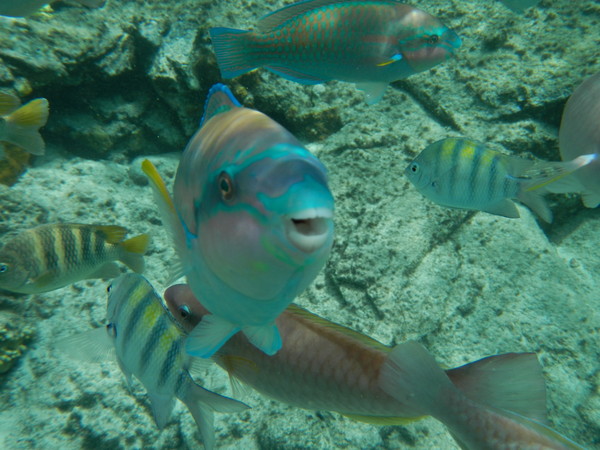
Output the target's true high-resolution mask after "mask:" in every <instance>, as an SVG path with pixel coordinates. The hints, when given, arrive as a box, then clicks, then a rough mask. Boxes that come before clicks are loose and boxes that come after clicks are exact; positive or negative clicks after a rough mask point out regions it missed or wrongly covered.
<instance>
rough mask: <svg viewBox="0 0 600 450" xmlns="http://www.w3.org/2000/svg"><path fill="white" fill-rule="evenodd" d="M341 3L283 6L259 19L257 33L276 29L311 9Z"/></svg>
mask: <svg viewBox="0 0 600 450" xmlns="http://www.w3.org/2000/svg"><path fill="white" fill-rule="evenodd" d="M336 3H341V0H305V1H303V2H297V3H294V4H292V5H289V6H285V7H283V8H281V9H279V10H277V11H274V12H272V13H270V14H267V15H266V16H263V17H261V18H260V20H259V21H258V24H257V28H258V31H261V32H263V33H265V32H267V31H271V30H272V29H274V28H277V27H278V26H279V25H282V24H283V23H285V22H287V21H288V20H290V19H291V18H292V17H295V16H298V15H300V14H304V13H305V12H306V11H310V10H311V9H316V8H320V7H321V6H328V5H333V4H336Z"/></svg>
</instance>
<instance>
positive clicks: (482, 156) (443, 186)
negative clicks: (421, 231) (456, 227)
mask: <svg viewBox="0 0 600 450" xmlns="http://www.w3.org/2000/svg"><path fill="white" fill-rule="evenodd" d="M594 160H595V156H594V155H582V156H579V157H577V158H575V159H574V160H572V161H568V162H546V161H533V160H527V159H522V158H517V157H514V156H509V155H504V154H502V153H500V152H496V151H494V150H491V149H489V148H488V147H486V146H485V144H482V143H480V142H477V141H473V140H471V139H467V138H446V139H442V140H441V141H437V142H435V143H433V144H431V145H429V146H428V147H427V148H426V149H425V150H423V151H422V152H421V153H420V154H419V155H418V156H417V157H416V158H415V159H414V160H413V161H412V162H411V163H410V164H409V165H408V167H407V168H406V170H405V173H406V176H407V177H408V179H409V180H410V181H411V183H412V184H414V186H415V187H416V188H417V190H418V191H419V192H420V193H421V194H423V195H424V196H425V197H427V198H428V199H430V200H432V201H434V202H435V203H438V204H440V205H443V206H449V207H451V208H461V209H471V210H478V211H485V212H488V213H491V214H497V215H499V216H504V217H510V218H517V217H519V212H518V210H517V208H516V206H515V204H514V202H513V201H512V200H511V199H518V200H519V201H521V202H523V203H524V204H525V205H527V206H528V207H529V208H531V209H532V210H533V211H535V212H536V213H537V214H538V215H539V216H540V217H541V218H542V219H543V220H545V221H546V222H551V221H552V212H551V211H550V209H549V208H548V206H547V205H546V202H545V201H544V197H543V195H544V194H546V193H547V192H549V190H550V189H551V188H550V186H551V185H556V186H558V185H562V186H563V189H564V190H563V191H562V192H566V191H568V190H569V189H575V187H574V186H573V183H571V182H569V180H568V175H570V174H571V173H573V172H574V171H576V170H578V169H580V168H581V167H583V166H585V165H587V164H590V163H592V162H593V161H594ZM563 181H564V183H563ZM565 186H566V187H565ZM569 186H570V187H569Z"/></svg>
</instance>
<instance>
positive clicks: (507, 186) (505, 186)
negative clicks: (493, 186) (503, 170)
mask: <svg viewBox="0 0 600 450" xmlns="http://www.w3.org/2000/svg"><path fill="white" fill-rule="evenodd" d="M512 184H513V182H512V180H511V179H510V177H508V176H505V177H504V183H502V195H503V197H504V198H511V197H512V189H511V188H512Z"/></svg>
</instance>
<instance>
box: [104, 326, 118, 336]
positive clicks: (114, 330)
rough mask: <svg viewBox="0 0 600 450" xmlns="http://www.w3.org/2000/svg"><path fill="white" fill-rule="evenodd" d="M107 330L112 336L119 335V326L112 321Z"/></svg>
mask: <svg viewBox="0 0 600 450" xmlns="http://www.w3.org/2000/svg"><path fill="white" fill-rule="evenodd" d="M106 332H107V333H108V335H109V336H110V337H113V338H116V337H117V327H116V326H115V324H114V323H112V322H111V323H109V324H107V325H106Z"/></svg>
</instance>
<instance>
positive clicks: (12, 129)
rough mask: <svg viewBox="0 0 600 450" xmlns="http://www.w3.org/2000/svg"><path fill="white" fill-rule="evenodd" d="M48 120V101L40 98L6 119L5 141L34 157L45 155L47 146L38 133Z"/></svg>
mask: <svg viewBox="0 0 600 450" xmlns="http://www.w3.org/2000/svg"><path fill="white" fill-rule="evenodd" d="M47 120H48V100H46V99H45V98H38V99H35V100H32V101H30V102H29V103H27V104H26V105H24V106H21V107H20V108H19V109H17V110H16V111H15V112H13V113H12V114H10V115H9V116H7V117H6V130H5V136H4V137H3V140H5V141H7V142H10V143H11V144H14V145H16V146H18V147H21V148H22V149H24V150H27V151H28V152H29V153H32V154H34V155H43V154H44V149H45V147H46V145H45V144H44V140H43V139H42V136H41V135H40V133H39V132H38V130H39V128H40V127H43V126H44V125H46V121H47Z"/></svg>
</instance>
